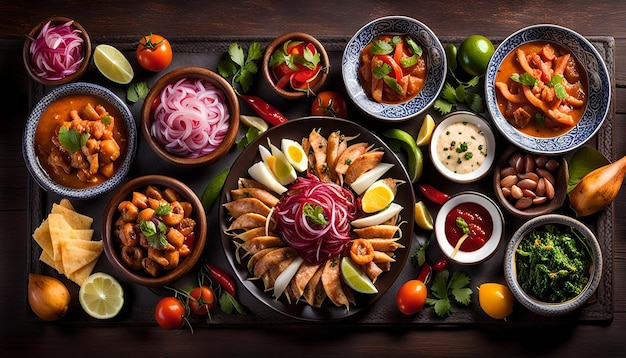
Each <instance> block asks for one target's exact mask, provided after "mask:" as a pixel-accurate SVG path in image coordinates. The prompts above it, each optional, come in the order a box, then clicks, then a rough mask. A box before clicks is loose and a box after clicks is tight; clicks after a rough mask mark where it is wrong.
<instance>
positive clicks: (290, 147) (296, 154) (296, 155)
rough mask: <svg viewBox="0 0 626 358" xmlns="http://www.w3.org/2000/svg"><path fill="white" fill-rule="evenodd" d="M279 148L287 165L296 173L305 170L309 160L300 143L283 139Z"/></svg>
mask: <svg viewBox="0 0 626 358" xmlns="http://www.w3.org/2000/svg"><path fill="white" fill-rule="evenodd" d="M280 148H281V150H282V152H283V154H284V155H285V157H286V158H287V160H288V161H289V163H290V164H291V165H292V166H293V167H294V168H295V169H296V170H297V171H298V172H300V173H301V172H303V171H305V170H306V168H307V166H308V165H309V159H308V158H307V155H306V153H305V152H304V149H303V148H302V145H301V144H300V143H298V142H296V141H295V140H292V139H287V138H283V139H282V140H281V142H280Z"/></svg>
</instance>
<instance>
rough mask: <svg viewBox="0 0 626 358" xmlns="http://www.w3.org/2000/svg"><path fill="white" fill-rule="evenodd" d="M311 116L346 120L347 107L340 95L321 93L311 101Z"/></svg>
mask: <svg viewBox="0 0 626 358" xmlns="http://www.w3.org/2000/svg"><path fill="white" fill-rule="evenodd" d="M311 114H312V115H314V116H332V117H338V118H348V105H347V104H346V100H345V98H344V97H343V95H342V94H341V93H338V92H335V91H323V92H320V93H318V94H317V96H316V97H315V99H313V102H312V103H311Z"/></svg>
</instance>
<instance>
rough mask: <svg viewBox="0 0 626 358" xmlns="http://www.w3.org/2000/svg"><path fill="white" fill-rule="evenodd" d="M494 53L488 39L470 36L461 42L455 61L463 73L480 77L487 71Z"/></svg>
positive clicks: (480, 36)
mask: <svg viewBox="0 0 626 358" xmlns="http://www.w3.org/2000/svg"><path fill="white" fill-rule="evenodd" d="M494 51H495V49H494V47H493V43H492V42H491V41H490V40H489V39H488V38H486V37H485V36H482V35H471V36H469V37H467V38H466V39H465V40H463V42H461V46H459V50H458V53H457V60H458V62H459V65H460V66H461V68H462V69H463V71H465V72H467V73H468V74H470V75H472V76H482V75H484V74H485V72H486V71H487V65H489V60H490V59H491V56H492V55H493V52H494Z"/></svg>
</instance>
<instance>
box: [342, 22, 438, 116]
mask: <svg viewBox="0 0 626 358" xmlns="http://www.w3.org/2000/svg"><path fill="white" fill-rule="evenodd" d="M390 33H401V34H409V35H411V36H412V37H413V38H414V39H416V40H417V41H418V43H419V45H421V46H422V48H423V49H424V54H425V56H426V65H427V66H428V74H427V76H426V83H425V84H424V88H422V90H421V91H420V92H419V93H418V94H417V96H415V97H413V98H412V99H411V100H409V101H407V102H404V103H398V104H385V103H380V102H376V101H374V100H373V99H371V98H370V97H369V96H368V94H367V92H365V91H364V90H363V87H362V86H361V82H360V81H359V76H358V71H359V63H360V60H359V56H360V54H361V51H362V50H363V48H364V47H365V46H366V45H367V44H368V43H370V42H372V41H373V40H374V39H375V38H377V37H378V36H380V35H384V34H390ZM447 68H448V65H447V62H446V55H445V52H444V49H443V46H442V45H441V42H440V41H439V38H437V36H436V35H435V33H434V32H433V31H432V30H431V29H430V28H429V27H428V26H426V25H425V24H423V23H421V22H420V21H417V20H415V19H413V18H410V17H407V16H385V17H381V18H378V19H376V20H373V21H371V22H370V23H368V24H366V25H365V26H363V27H362V28H361V29H359V30H358V31H357V32H356V34H354V36H353V37H352V38H351V39H350V40H349V41H348V43H347V44H346V48H345V50H344V52H343V58H342V60H341V74H342V76H343V82H344V84H345V86H346V91H347V92H348V95H349V96H350V98H351V99H352V101H354V103H355V104H356V105H357V106H358V107H359V108H361V109H362V110H363V111H365V112H366V113H367V114H369V115H370V116H373V117H375V118H378V119H380V120H384V121H395V122H401V121H405V120H408V119H410V118H413V117H415V116H417V115H418V114H420V113H422V112H423V111H425V110H426V109H427V108H428V107H430V105H431V104H432V103H433V102H434V101H435V100H436V99H437V96H439V92H441V89H442V88H443V85H444V82H445V79H446V70H447Z"/></svg>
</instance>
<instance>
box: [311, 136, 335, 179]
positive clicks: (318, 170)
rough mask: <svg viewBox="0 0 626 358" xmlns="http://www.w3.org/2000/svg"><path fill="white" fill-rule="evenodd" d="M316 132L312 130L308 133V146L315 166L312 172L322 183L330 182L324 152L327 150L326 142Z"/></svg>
mask: <svg viewBox="0 0 626 358" xmlns="http://www.w3.org/2000/svg"><path fill="white" fill-rule="evenodd" d="M319 131H320V130H319V129H318V130H315V129H314V130H312V131H311V133H309V144H310V145H311V149H312V150H313V158H314V159H315V164H314V165H313V171H314V173H315V175H317V177H318V178H320V180H321V181H323V182H329V181H331V178H330V173H329V172H328V163H327V162H326V151H327V148H328V140H326V138H324V137H323V136H322V135H320V133H319Z"/></svg>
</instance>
